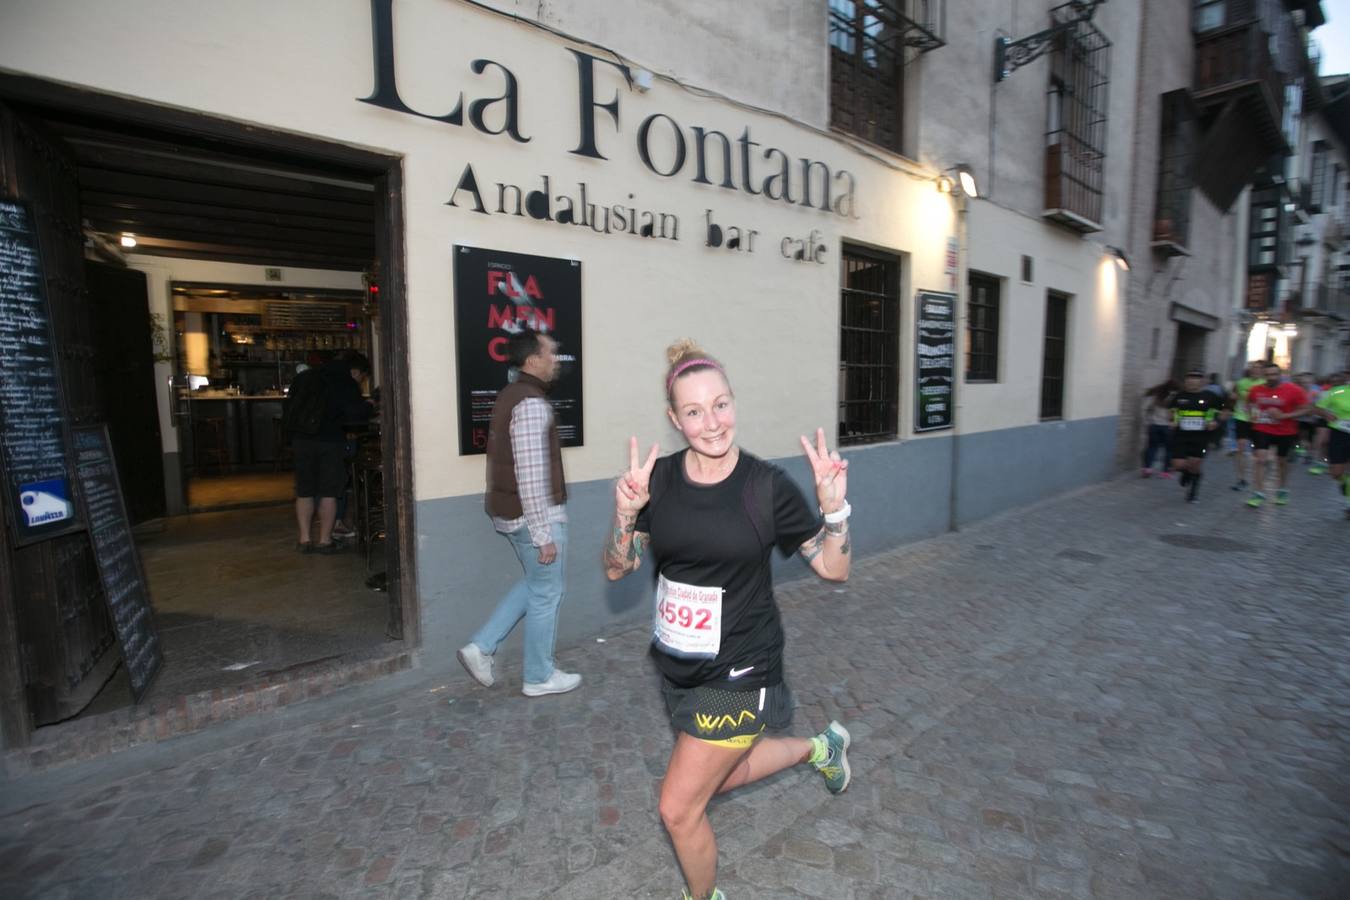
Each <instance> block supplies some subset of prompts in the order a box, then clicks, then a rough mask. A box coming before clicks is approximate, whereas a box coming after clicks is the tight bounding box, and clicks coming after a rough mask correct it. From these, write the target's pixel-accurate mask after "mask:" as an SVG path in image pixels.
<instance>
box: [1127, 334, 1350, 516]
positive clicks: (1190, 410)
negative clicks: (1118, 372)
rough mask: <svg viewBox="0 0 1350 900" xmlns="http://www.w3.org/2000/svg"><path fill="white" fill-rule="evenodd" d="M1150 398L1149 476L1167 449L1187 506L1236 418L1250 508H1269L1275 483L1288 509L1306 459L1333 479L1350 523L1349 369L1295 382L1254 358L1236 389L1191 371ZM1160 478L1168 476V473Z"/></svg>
mask: <svg viewBox="0 0 1350 900" xmlns="http://www.w3.org/2000/svg"><path fill="white" fill-rule="evenodd" d="M1145 397H1146V398H1147V406H1146V410H1145V415H1146V417H1147V421H1148V425H1149V443H1148V447H1147V449H1146V450H1145V451H1144V459H1143V469H1142V471H1141V474H1142V475H1143V476H1144V477H1148V476H1149V475H1151V474H1153V471H1154V470H1153V469H1152V463H1153V460H1154V459H1155V458H1156V455H1157V452H1158V450H1159V449H1161V448H1166V450H1167V451H1168V452H1167V455H1168V457H1170V460H1171V468H1172V470H1174V471H1176V472H1179V473H1180V476H1181V479H1180V480H1181V485H1182V488H1183V490H1184V491H1185V496H1186V499H1187V501H1189V502H1191V503H1194V502H1196V501H1197V500H1198V499H1199V492H1200V481H1201V479H1202V477H1203V475H1204V469H1203V464H1204V460H1205V457H1206V456H1207V455H1208V454H1209V453H1210V452H1211V451H1213V450H1214V449H1215V448H1217V447H1219V446H1221V439H1222V435H1223V432H1224V429H1225V428H1226V427H1227V423H1228V421H1229V419H1232V424H1233V440H1234V449H1233V457H1234V466H1235V467H1236V470H1237V481H1236V482H1235V483H1234V484H1233V490H1235V491H1239V492H1248V497H1247V501H1246V502H1247V505H1248V506H1250V507H1252V508H1254V509H1255V508H1260V507H1261V506H1264V505H1265V503H1266V500H1267V489H1268V487H1269V486H1270V484H1271V482H1272V481H1273V486H1274V495H1275V496H1274V501H1275V505H1277V506H1284V505H1285V504H1287V503H1288V502H1289V467H1290V459H1291V457H1294V458H1300V457H1302V458H1306V459H1307V461H1308V462H1309V466H1308V472H1309V474H1311V475H1322V474H1328V475H1330V477H1331V480H1332V482H1333V483H1334V485H1335V489H1336V491H1337V492H1338V493H1339V494H1340V495H1341V497H1342V502H1343V505H1344V508H1345V512H1344V515H1345V517H1346V518H1347V519H1350V476H1347V475H1346V472H1345V469H1346V463H1347V461H1350V371H1341V372H1336V373H1334V374H1332V375H1331V376H1329V377H1328V378H1327V379H1326V381H1325V383H1319V382H1318V381H1317V379H1315V378H1314V377H1313V375H1312V374H1311V373H1308V372H1304V373H1301V374H1300V375H1298V376H1297V377H1296V378H1295V379H1293V380H1290V379H1287V378H1285V375H1284V372H1283V371H1282V370H1281V369H1280V367H1279V366H1278V365H1275V364H1274V363H1271V362H1267V361H1264V360H1254V361H1252V362H1251V363H1249V364H1248V366H1247V370H1246V372H1245V374H1244V376H1243V377H1242V378H1239V379H1238V380H1237V382H1236V383H1235V384H1234V385H1233V389H1232V390H1231V391H1229V390H1226V389H1225V388H1224V387H1223V386H1222V385H1221V384H1219V383H1218V382H1217V380H1216V379H1214V378H1213V377H1211V378H1210V379H1209V380H1208V383H1207V380H1206V378H1205V374H1204V373H1203V372H1202V371H1200V370H1199V369H1192V370H1191V371H1190V372H1187V373H1186V377H1185V381H1184V383H1183V384H1182V385H1181V387H1180V388H1179V389H1177V388H1176V386H1175V385H1174V384H1170V383H1165V384H1162V385H1158V386H1156V387H1154V388H1151V389H1150V390H1149V391H1148V392H1147V393H1146V394H1145ZM1249 453H1250V456H1251V459H1250V461H1249V460H1248V454H1249ZM1272 461H1273V462H1274V464H1275V472H1274V477H1273V479H1272V478H1271V477H1270V476H1271V473H1270V471H1269V468H1270V463H1271V462H1272ZM1249 469H1250V476H1251V480H1250V481H1248V471H1249ZM1160 474H1162V475H1164V476H1165V477H1170V475H1169V473H1168V472H1166V471H1163V472H1161V473H1160Z"/></svg>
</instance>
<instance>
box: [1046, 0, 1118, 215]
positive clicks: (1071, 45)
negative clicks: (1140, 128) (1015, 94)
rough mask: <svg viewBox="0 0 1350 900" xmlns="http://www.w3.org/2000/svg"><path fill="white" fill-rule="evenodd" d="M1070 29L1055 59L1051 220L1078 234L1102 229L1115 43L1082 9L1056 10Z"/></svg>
mask: <svg viewBox="0 0 1350 900" xmlns="http://www.w3.org/2000/svg"><path fill="white" fill-rule="evenodd" d="M1050 14H1051V20H1052V21H1053V22H1055V23H1056V24H1060V23H1068V22H1072V24H1066V25H1065V27H1064V29H1063V30H1062V31H1060V32H1059V33H1058V34H1057V35H1056V36H1055V39H1054V40H1055V49H1054V52H1053V53H1052V55H1051V57H1050V89H1049V93H1048V97H1047V104H1048V108H1047V111H1046V117H1047V120H1046V135H1045V149H1046V153H1045V215H1046V216H1047V217H1048V218H1051V219H1054V220H1056V221H1058V222H1061V223H1062V224H1065V225H1067V226H1069V227H1070V228H1073V229H1074V230H1076V231H1082V232H1089V231H1099V230H1101V221H1102V186H1103V180H1104V178H1105V170H1106V111H1107V88H1108V87H1109V85H1110V74H1109V73H1110V67H1111V53H1110V50H1111V42H1110V41H1109V40H1107V39H1106V35H1104V34H1102V33H1101V31H1099V30H1098V29H1097V27H1096V26H1095V25H1093V24H1092V23H1091V22H1089V21H1085V20H1076V16H1077V15H1078V6H1077V4H1076V3H1072V2H1070V3H1065V4H1062V5H1060V6H1057V7H1055V8H1054V9H1052V10H1051V11H1050Z"/></svg>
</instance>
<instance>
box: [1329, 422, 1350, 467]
mask: <svg viewBox="0 0 1350 900" xmlns="http://www.w3.org/2000/svg"><path fill="white" fill-rule="evenodd" d="M1327 462H1329V463H1331V464H1332V465H1333V466H1343V465H1345V464H1346V463H1348V462H1350V431H1341V430H1340V429H1339V428H1333V429H1331V437H1330V439H1329V440H1328V441H1327Z"/></svg>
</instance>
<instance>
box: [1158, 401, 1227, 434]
mask: <svg viewBox="0 0 1350 900" xmlns="http://www.w3.org/2000/svg"><path fill="white" fill-rule="evenodd" d="M1168 406H1170V407H1171V408H1172V409H1174V410H1176V426H1177V430H1178V431H1179V432H1180V433H1181V436H1182V437H1195V438H1196V439H1201V438H1203V437H1204V436H1205V434H1206V432H1207V431H1208V429H1209V420H1210V419H1212V418H1214V416H1215V415H1216V414H1217V413H1218V411H1219V410H1220V409H1221V408H1222V407H1223V401H1222V400H1221V399H1219V398H1218V397H1216V396H1215V395H1214V393H1213V392H1212V391H1205V390H1200V391H1179V392H1177V393H1175V394H1173V395H1172V402H1171V403H1169V404H1168ZM1188 420H1189V421H1190V422H1197V423H1198V424H1193V425H1191V426H1190V427H1189V428H1188V427H1186V424H1185V423H1186V422H1187V421H1188Z"/></svg>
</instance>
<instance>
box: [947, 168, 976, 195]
mask: <svg viewBox="0 0 1350 900" xmlns="http://www.w3.org/2000/svg"><path fill="white" fill-rule="evenodd" d="M948 172H953V173H955V174H956V177H955V178H952V176H951V175H948V174H947V173H948ZM958 186H959V187H960V188H961V193H963V194H965V195H966V196H967V197H978V196H980V192H979V189H978V186H977V185H976V184H975V173H974V171H972V170H971V168H970V166H968V165H966V164H965V163H957V164H956V165H954V166H952V167H951V168H950V169H944V170H943V172H942V174H941V175H939V176H938V177H937V189H938V191H939V192H940V193H943V194H950V193H951V192H952V191H954V190H956V188H957V187H958Z"/></svg>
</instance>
